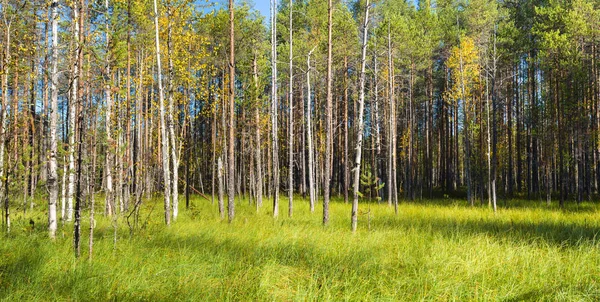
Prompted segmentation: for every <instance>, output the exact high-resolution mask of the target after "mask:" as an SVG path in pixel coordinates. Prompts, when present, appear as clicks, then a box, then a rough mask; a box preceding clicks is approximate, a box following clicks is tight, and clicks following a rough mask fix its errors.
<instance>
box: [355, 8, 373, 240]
mask: <svg viewBox="0 0 600 302" xmlns="http://www.w3.org/2000/svg"><path fill="white" fill-rule="evenodd" d="M368 25H369V0H367V3H366V5H365V20H364V23H363V41H362V53H361V61H360V84H359V85H360V87H359V91H358V93H359V96H358V129H357V131H358V133H357V139H356V158H355V160H354V192H353V193H354V194H353V200H352V231H353V232H355V231H356V227H357V224H358V194H359V191H358V190H359V186H360V162H361V156H362V140H363V131H364V127H365V126H364V115H365V78H366V75H365V71H366V66H367V39H368Z"/></svg>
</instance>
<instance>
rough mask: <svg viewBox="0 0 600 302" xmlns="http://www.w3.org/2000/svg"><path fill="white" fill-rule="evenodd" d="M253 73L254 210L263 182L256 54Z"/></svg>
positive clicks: (260, 198) (261, 193)
mask: <svg viewBox="0 0 600 302" xmlns="http://www.w3.org/2000/svg"><path fill="white" fill-rule="evenodd" d="M252 69H253V73H254V89H255V91H256V99H255V102H256V105H255V108H254V122H255V127H254V128H255V129H254V130H255V141H256V146H255V148H256V159H255V160H256V210H257V211H258V209H259V208H260V207H262V199H263V181H262V158H261V152H260V148H261V139H260V110H259V106H260V100H259V98H258V93H259V90H258V89H259V87H258V63H257V58H256V54H255V55H254V60H253V68H252Z"/></svg>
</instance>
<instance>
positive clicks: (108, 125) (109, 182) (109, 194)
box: [104, 0, 116, 216]
mask: <svg viewBox="0 0 600 302" xmlns="http://www.w3.org/2000/svg"><path fill="white" fill-rule="evenodd" d="M104 9H105V10H106V11H105V16H104V17H105V18H106V20H105V21H106V33H105V35H106V53H105V58H104V64H105V67H104V68H105V71H104V72H105V74H104V81H105V82H104V97H105V98H106V117H105V124H104V130H105V131H106V161H105V170H106V171H105V175H106V208H105V209H106V214H107V215H108V216H112V215H113V214H115V211H116V209H115V207H114V196H113V179H112V160H113V150H112V149H113V147H112V146H113V141H112V137H111V132H112V130H113V128H112V121H111V115H112V97H111V91H110V90H111V86H110V82H111V74H110V55H109V45H110V44H109V42H110V41H109V27H108V24H109V19H108V0H105V1H104Z"/></svg>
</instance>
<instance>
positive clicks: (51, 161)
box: [0, 0, 58, 239]
mask: <svg viewBox="0 0 600 302" xmlns="http://www.w3.org/2000/svg"><path fill="white" fill-rule="evenodd" d="M51 10H52V16H51V19H52V48H51V49H52V54H51V56H52V57H51V64H52V67H51V68H52V69H51V71H50V81H51V84H50V141H49V143H50V154H49V156H48V177H47V180H46V182H47V186H48V192H49V194H48V231H49V234H50V238H52V239H54V238H55V237H56V228H57V217H56V203H57V201H58V171H57V168H58V165H57V161H56V156H57V153H58V138H57V136H56V130H57V128H58V87H57V85H58V0H53V1H52V5H51ZM3 107H4V106H3ZM3 115H4V113H3ZM3 120H5V119H3ZM1 145H4V144H1ZM0 155H1V154H0Z"/></svg>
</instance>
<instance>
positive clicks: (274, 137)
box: [271, 0, 279, 217]
mask: <svg viewBox="0 0 600 302" xmlns="http://www.w3.org/2000/svg"><path fill="white" fill-rule="evenodd" d="M271 130H272V134H271V144H272V166H273V186H272V187H273V217H278V216H279V148H278V144H279V142H278V130H277V0H271Z"/></svg>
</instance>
